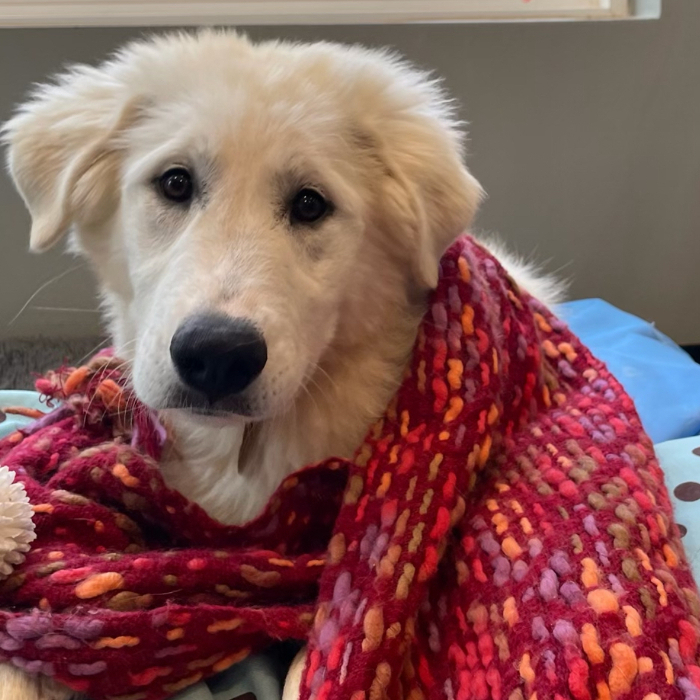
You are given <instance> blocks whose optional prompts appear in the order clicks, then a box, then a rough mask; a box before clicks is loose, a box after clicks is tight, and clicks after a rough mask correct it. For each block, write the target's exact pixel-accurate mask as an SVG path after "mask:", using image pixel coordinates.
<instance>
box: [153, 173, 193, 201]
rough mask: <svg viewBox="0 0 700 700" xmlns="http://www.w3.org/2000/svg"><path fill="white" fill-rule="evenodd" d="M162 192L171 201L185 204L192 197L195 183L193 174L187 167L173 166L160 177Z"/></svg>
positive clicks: (159, 186)
mask: <svg viewBox="0 0 700 700" xmlns="http://www.w3.org/2000/svg"><path fill="white" fill-rule="evenodd" d="M158 188H159V189H160V192H161V194H162V195H163V197H165V198H166V199H169V200H170V201H171V202H177V203H178V204H184V203H185V202H189V201H190V200H191V199H192V195H193V194H194V183H193V182H192V175H190V173H189V171H188V170H186V169H185V168H172V169H171V170H168V171H167V172H165V173H163V175H161V176H160V178H159V179H158Z"/></svg>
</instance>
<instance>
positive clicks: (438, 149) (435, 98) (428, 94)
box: [365, 63, 484, 289]
mask: <svg viewBox="0 0 700 700" xmlns="http://www.w3.org/2000/svg"><path fill="white" fill-rule="evenodd" d="M393 67H394V69H397V68H398V75H396V74H394V76H393V77H394V80H393V83H392V84H391V85H390V86H389V87H388V88H387V90H386V91H385V98H386V99H385V100H384V102H383V104H382V100H378V103H379V104H378V105H376V109H372V110H369V111H368V114H367V115H366V121H365V130H366V133H369V134H371V136H369V138H368V140H367V143H371V144H373V146H372V151H373V155H374V156H375V158H376V159H377V160H378V161H379V162H380V163H381V166H382V170H383V172H382V173H381V175H379V177H378V178H377V180H378V182H377V183H376V184H375V185H374V186H375V187H376V186H377V185H378V187H377V194H378V196H379V198H380V199H379V202H380V204H379V206H378V209H379V210H380V212H381V217H382V222H381V225H382V227H383V229H384V230H385V231H387V232H389V233H396V234H398V235H399V236H400V241H398V242H397V241H393V243H394V244H396V243H398V245H400V246H408V249H409V250H408V252H409V255H410V261H411V264H412V269H413V271H414V275H415V277H416V279H417V280H418V282H419V283H420V284H421V285H424V286H425V287H427V288H430V289H433V288H435V287H436V286H437V283H438V273H439V262H440V258H441V257H442V255H443V253H444V252H445V250H446V249H447V248H448V247H449V246H450V244H451V243H453V242H454V240H455V239H456V238H457V237H458V236H459V235H460V234H462V233H464V232H465V231H466V229H467V228H468V227H469V225H470V224H471V222H472V220H473V218H474V215H475V214H476V211H477V209H478V207H479V203H480V202H481V200H482V198H483V195H484V192H483V189H482V188H481V185H480V184H479V183H478V182H477V180H476V179H475V178H474V177H473V175H472V174H471V173H470V172H469V171H468V170H467V168H466V166H465V165H464V164H463V162H462V159H463V150H464V148H463V141H464V134H463V133H462V131H461V128H460V124H459V123H458V122H457V121H456V120H455V119H454V118H453V114H452V106H451V103H450V102H449V101H448V100H446V99H445V96H444V95H443V93H442V91H441V90H440V88H439V87H438V86H436V84H435V82H434V81H433V80H431V79H430V78H429V77H426V76H424V75H422V74H421V73H419V72H417V71H414V70H413V69H411V68H410V67H408V66H406V65H405V64H402V63H399V64H398V65H397V64H394V65H393Z"/></svg>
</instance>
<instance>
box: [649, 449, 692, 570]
mask: <svg viewBox="0 0 700 700" xmlns="http://www.w3.org/2000/svg"><path fill="white" fill-rule="evenodd" d="M655 449H656V456H657V457H658V458H659V464H660V465H661V469H662V470H663V472H664V478H665V481H666V487H667V488H668V491H669V493H670V494H671V502H672V503H673V511H674V513H675V516H676V522H677V523H678V525H679V527H680V528H681V533H682V539H681V541H682V542H683V546H684V547H685V552H686V555H687V556H688V561H689V562H690V566H691V568H692V569H693V576H694V577H695V580H696V581H700V455H698V454H695V453H694V452H693V450H699V449H700V437H690V438H684V439H682V440H670V441H669V442H662V443H661V444H659V445H656V446H655Z"/></svg>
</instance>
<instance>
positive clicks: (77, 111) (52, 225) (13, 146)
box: [0, 64, 136, 251]
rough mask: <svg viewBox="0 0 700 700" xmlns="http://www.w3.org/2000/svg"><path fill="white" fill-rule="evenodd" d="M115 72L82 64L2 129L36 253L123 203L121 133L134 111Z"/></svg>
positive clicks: (40, 93) (38, 95) (42, 91)
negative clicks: (120, 189)
mask: <svg viewBox="0 0 700 700" xmlns="http://www.w3.org/2000/svg"><path fill="white" fill-rule="evenodd" d="M110 67H113V64H112V66H110V65H109V64H107V66H106V67H103V68H89V67H80V68H77V69H74V70H72V71H71V72H70V73H67V74H66V75H64V76H62V77H61V78H60V79H59V80H58V82H57V83H56V84H52V85H47V86H42V87H41V88H39V89H38V91H37V92H36V93H35V95H34V96H33V97H32V98H31V99H30V100H29V101H28V102H27V103H26V104H24V105H23V106H21V107H20V109H19V111H18V112H17V114H16V115H15V116H14V117H13V118H12V119H11V120H10V121H9V122H7V123H6V124H5V125H4V126H3V127H2V130H1V131H0V138H1V139H2V141H3V142H4V143H5V144H6V145H7V147H8V156H7V158H8V166H9V170H10V174H11V175H12V178H13V180H14V182H15V185H16V186H17V189H18V190H19V192H20V194H21V195H22V197H23V199H24V201H25V203H26V205H27V208H28V209H29V212H30V214H31V216H32V231H31V238H30V247H31V249H32V250H34V251H43V250H46V249H48V248H50V247H51V246H52V245H54V244H55V243H57V242H58V241H59V240H60V239H61V238H63V236H65V234H66V233H67V232H68V231H69V230H70V228H71V226H72V225H73V224H85V225H90V224H92V223H96V222H98V221H100V220H102V219H104V218H106V217H107V216H108V215H109V214H110V213H112V212H113V211H114V209H115V208H116V206H117V204H118V196H119V194H118V185H117V176H118V171H119V160H120V159H119V143H118V136H119V134H120V132H122V131H123V129H124V128H125V127H126V126H127V125H128V124H129V123H130V122H131V121H132V120H133V118H134V115H135V111H136V110H135V106H134V104H135V101H134V100H133V99H130V98H129V97H128V95H127V94H126V90H125V89H124V87H123V84H120V81H119V80H118V79H117V78H116V77H115V76H114V75H112V74H111V72H110V71H109V68H110Z"/></svg>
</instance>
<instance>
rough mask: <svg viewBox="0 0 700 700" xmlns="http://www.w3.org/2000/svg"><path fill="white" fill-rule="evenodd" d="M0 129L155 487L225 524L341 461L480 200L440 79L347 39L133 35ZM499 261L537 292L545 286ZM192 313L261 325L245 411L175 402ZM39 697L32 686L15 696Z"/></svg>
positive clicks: (398, 366) (400, 362) (43, 242)
mask: <svg viewBox="0 0 700 700" xmlns="http://www.w3.org/2000/svg"><path fill="white" fill-rule="evenodd" d="M4 139H5V141H6V142H7V143H8V145H9V164H10V170H11V173H12V175H13V177H14V179H15V182H16V183H17V186H18V188H19V190H20V192H21V193H22V195H23V197H24V199H25V201H26V203H27V206H28V208H29V210H30V212H31V214H32V218H33V227H32V233H31V245H32V247H33V248H34V249H36V250H42V249H45V248H47V247H49V246H50V245H52V244H53V243H55V242H56V241H58V240H59V239H60V238H61V237H62V236H63V235H65V234H66V233H68V232H69V231H70V232H71V237H72V238H71V241H72V246H73V247H74V248H75V249H76V250H77V251H79V252H80V253H81V254H83V255H85V256H87V258H88V259H89V260H90V261H91V262H92V265H93V268H94V270H95V272H96V274H97V276H98V278H99V281H100V284H101V288H102V294H103V301H104V307H105V311H106V317H107V319H108V322H109V327H110V331H111V333H112V336H113V339H114V344H115V346H116V349H117V352H118V353H120V355H122V356H123V357H124V358H125V359H126V360H128V361H129V364H130V367H131V369H132V373H133V385H134V388H135V391H136V393H137V395H138V396H139V398H140V399H141V400H142V401H143V402H145V403H146V404H148V405H150V406H152V407H154V408H156V409H159V410H161V411H162V416H163V419H164V420H165V421H166V422H167V423H168V424H169V426H170V428H171V431H172V435H173V439H172V441H171V443H170V444H169V446H168V450H167V452H166V455H165V459H164V463H163V466H162V469H163V473H164V476H165V478H166V480H167V481H168V483H170V484H171V485H172V486H173V487H175V488H177V489H179V490H180V491H181V492H182V493H183V494H185V495H186V496H187V497H189V498H191V499H193V500H195V501H197V502H198V503H200V505H202V506H203V507H204V508H205V509H206V510H207V511H208V512H209V513H210V514H211V515H213V516H214V517H216V518H218V519H220V520H222V521H224V522H227V523H240V522H243V521H245V520H247V519H249V518H251V517H253V516H254V515H256V514H257V513H259V512H260V510H261V508H262V507H263V506H264V504H265V502H266V501H267V500H268V498H269V497H270V495H271V493H272V492H273V490H274V489H275V488H276V486H277V485H278V484H279V483H280V481H281V480H282V479H283V478H284V476H285V475H287V474H288V473H290V472H291V471H293V470H296V469H298V468H299V467H301V466H303V465H304V464H307V463H310V462H314V461H317V460H320V459H323V458H325V457H328V456H350V455H351V454H352V452H353V451H354V449H355V447H356V446H357V445H358V443H359V442H360V440H361V439H362V436H363V434H364V432H365V430H366V429H367V427H368V426H369V425H370V424H371V422H372V421H373V420H374V419H375V418H377V417H378V416H379V415H381V413H382V412H383V410H384V408H385V406H386V404H387V402H388V401H389V399H390V397H391V395H392V393H393V392H394V391H395V389H396V387H397V386H398V384H399V382H400V379H401V375H402V370H403V367H404V366H405V363H406V361H407V360H408V358H409V355H410V351H411V348H412V345H413V342H414V340H415V335H416V331H417V327H418V324H419V322H420V319H421V317H422V315H423V313H424V303H425V299H426V294H427V292H428V291H429V290H430V289H431V288H433V287H434V286H435V285H436V283H437V274H438V260H439V258H440V256H441V255H442V253H443V252H444V250H445V249H446V248H447V247H448V246H449V244H450V243H451V242H452V241H453V240H454V239H455V238H456V237H457V236H458V235H459V234H460V233H461V232H462V231H463V230H464V229H465V228H466V227H467V226H468V225H469V224H470V222H471V220H472V217H473V215H474V213H475V211H476V208H477V206H478V202H479V200H480V198H481V188H480V187H479V185H478V183H477V182H476V180H474V178H473V177H472V176H471V175H470V174H469V172H468V171H467V170H466V168H465V167H464V165H463V164H462V144H463V136H462V132H461V129H460V125H459V123H458V122H457V121H456V120H455V118H454V114H453V107H452V105H451V103H450V102H449V101H448V100H447V99H446V98H445V96H444V94H443V93H442V91H441V90H440V88H439V86H438V85H437V84H436V82H435V81H434V80H433V79H432V78H431V77H430V76H428V75H426V74H424V73H421V72H419V71H417V70H415V69H413V68H411V67H410V66H408V65H407V64H406V63H404V62H403V61H401V60H399V59H397V58H395V57H393V56H391V55H389V54H387V53H385V52H378V51H370V50H367V49H363V48H359V47H344V46H339V45H334V44H313V45H294V44H284V43H276V42H270V43H263V44H258V45H254V44H252V43H250V42H249V41H248V40H247V39H245V38H243V37H241V36H238V35H236V34H233V33H226V32H221V33H217V32H212V31H206V32H202V33H199V34H196V35H187V34H181V35H171V36H168V37H164V38H157V39H153V40H150V41H146V42H142V43H137V44H132V45H130V46H128V47H127V48H125V49H124V50H123V51H122V52H120V53H119V54H118V55H117V56H116V57H115V58H114V59H113V60H111V61H109V62H107V63H105V64H103V65H101V66H99V67H98V68H86V67H79V68H76V69H74V70H72V71H71V72H69V73H68V74H66V75H64V76H62V77H61V78H59V79H58V81H57V83H56V84H54V85H49V86H44V87H42V88H40V89H39V90H38V92H37V93H36V95H35V96H34V98H33V99H32V100H30V101H29V102H28V103H27V104H25V105H24V106H23V107H22V108H21V110H20V111H19V113H18V114H17V116H15V117H14V118H13V119H12V120H11V121H10V122H9V123H8V124H7V125H6V126H5V128H4ZM174 165H186V166H188V167H189V168H190V169H192V170H193V171H194V172H195V173H196V174H197V178H198V181H199V183H200V185H201V190H202V196H201V197H199V199H198V200H197V201H196V202H195V204H193V205H192V206H191V207H190V208H177V207H173V206H172V205H170V204H168V203H166V202H164V201H163V200H162V198H161V197H160V196H159V195H158V193H157V192H156V191H155V188H154V186H153V180H154V178H156V177H157V176H158V175H159V174H161V173H162V172H164V171H165V170H166V169H168V168H169V167H172V166H174ZM309 185H313V186H314V187H317V188H319V189H320V190H321V191H323V192H324V194H326V195H327V196H328V197H329V198H330V199H331V200H332V201H333V203H334V204H335V211H334V213H333V214H332V215H331V216H330V217H329V218H328V219H326V220H325V221H324V222H323V223H322V224H321V225H320V226H318V227H315V228H307V229H304V230H299V229H295V228H294V227H292V226H291V225H290V224H289V221H288V218H287V216H286V214H285V197H286V196H287V195H288V194H289V192H288V191H292V190H294V189H295V188H297V189H298V188H301V187H302V186H309ZM511 265H512V267H513V270H514V272H515V275H516V277H519V278H521V279H520V282H521V283H522V284H523V285H524V286H525V287H526V288H528V289H530V291H532V292H533V293H535V294H537V295H539V296H541V298H543V300H544V301H548V300H550V298H551V292H552V291H553V288H552V287H551V285H550V284H549V283H543V282H541V281H540V280H539V278H537V277H533V276H532V275H531V273H530V272H529V271H528V269H526V268H524V267H523V266H522V265H521V264H520V263H518V262H517V261H512V263H511ZM200 310H209V311H217V312H220V313H225V314H228V315H230V316H237V317H245V318H248V319H250V320H252V321H253V322H254V323H255V324H256V325H257V326H258V327H259V328H260V329H261V330H262V332H263V333H264V336H265V338H266V341H267V345H268V356H269V359H268V364H267V366H266V367H265V370H264V372H263V374H262V375H261V376H260V377H259V378H258V379H257V380H256V381H255V382H254V383H253V384H252V385H251V386H250V387H249V388H248V389H247V390H246V392H245V396H244V399H245V401H244V403H245V410H243V409H241V411H240V413H239V415H229V414H222V415H220V416H217V417H213V418H201V417H195V416H194V415H193V414H192V413H191V412H189V411H187V410H182V409H178V408H173V396H174V395H175V392H176V391H177V387H178V385H179V380H178V378H177V376H176V373H175V370H174V368H173V366H172V363H171V360H170V357H169V352H168V348H169V343H170V340H171V338H172V335H173V333H174V332H175V330H176V329H177V327H178V326H179V324H180V323H181V322H182V321H183V320H184V319H185V318H186V317H187V316H188V315H190V314H192V313H194V312H195V311H200ZM23 682H25V683H26V682H27V680H26V678H25V679H23ZM6 687H7V685H6V684H5V685H4V684H3V678H2V677H1V676H0V700H9V698H10V697H12V700H15V698H16V697H17V696H13V695H8V694H7V692H8V691H6V690H5V688H6ZM48 697H49V696H48V695H46V693H44V692H43V691H42V690H41V687H40V686H39V685H37V686H36V692H35V693H34V695H32V696H31V697H30V696H29V695H28V696H27V697H26V700H47V698H48Z"/></svg>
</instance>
